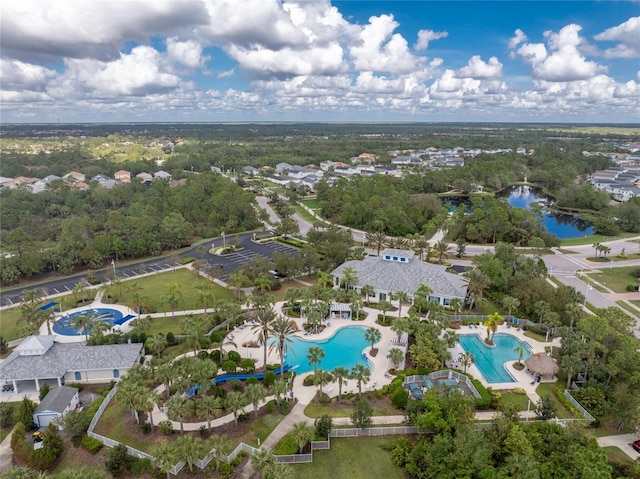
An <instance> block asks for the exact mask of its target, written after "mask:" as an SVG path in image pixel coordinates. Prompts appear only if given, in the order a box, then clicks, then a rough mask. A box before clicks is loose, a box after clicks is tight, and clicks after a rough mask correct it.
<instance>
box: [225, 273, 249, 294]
mask: <svg viewBox="0 0 640 479" xmlns="http://www.w3.org/2000/svg"><path fill="white" fill-rule="evenodd" d="M248 282H249V278H248V277H247V275H246V274H244V273H243V272H242V271H241V270H238V271H236V272H235V273H231V274H230V275H229V276H228V277H227V284H228V285H229V286H230V287H231V288H232V289H235V291H236V297H237V299H240V288H241V287H242V285H243V284H246V283H248Z"/></svg>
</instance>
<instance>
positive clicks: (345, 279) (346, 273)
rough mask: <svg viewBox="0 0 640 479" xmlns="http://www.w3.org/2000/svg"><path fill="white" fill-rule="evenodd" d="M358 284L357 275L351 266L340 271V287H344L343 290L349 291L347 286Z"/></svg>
mask: <svg viewBox="0 0 640 479" xmlns="http://www.w3.org/2000/svg"><path fill="white" fill-rule="evenodd" d="M357 282H358V275H357V273H356V270H355V269H354V268H352V267H351V266H347V267H346V268H345V269H343V270H342V282H341V285H342V286H344V289H349V286H355V284H356V283H357Z"/></svg>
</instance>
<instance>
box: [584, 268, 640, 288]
mask: <svg viewBox="0 0 640 479" xmlns="http://www.w3.org/2000/svg"><path fill="white" fill-rule="evenodd" d="M637 269H638V266H625V267H622V268H608V267H606V266H603V267H601V268H600V272H599V273H590V274H589V275H588V276H590V277H591V278H593V279H594V280H595V281H598V282H599V283H602V284H603V285H605V286H606V287H607V288H609V289H611V290H613V291H615V292H616V293H626V292H627V289H626V288H627V285H628V284H635V285H637V284H638V279H637V278H635V277H634V276H631V272H632V271H634V270H637Z"/></svg>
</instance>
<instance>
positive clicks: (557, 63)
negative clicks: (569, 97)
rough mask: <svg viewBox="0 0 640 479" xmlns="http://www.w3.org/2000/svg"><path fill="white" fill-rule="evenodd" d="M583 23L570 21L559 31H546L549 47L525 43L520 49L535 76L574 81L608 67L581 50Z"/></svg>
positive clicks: (541, 78)
mask: <svg viewBox="0 0 640 479" xmlns="http://www.w3.org/2000/svg"><path fill="white" fill-rule="evenodd" d="M581 30H582V27H581V26H580V25H575V24H571V25H567V26H565V27H563V28H562V29H561V30H560V31H559V32H558V33H554V32H551V31H547V32H545V33H544V36H545V37H546V38H547V44H548V46H549V51H547V49H546V48H545V46H544V45H543V44H540V43H535V44H531V43H525V44H524V45H522V47H520V48H519V49H518V54H520V56H522V58H523V60H524V61H525V62H526V63H529V64H531V74H532V75H533V76H534V78H537V79H540V80H546V81H558V82H564V81H575V80H584V79H588V78H591V77H594V76H596V75H597V74H598V73H601V72H604V71H606V70H607V67H605V66H601V65H598V64H597V63H595V62H592V61H588V60H586V59H585V57H584V55H583V54H582V53H581V52H580V51H579V49H578V47H579V46H580V45H581V44H582V43H583V40H582V38H581V37H580V35H579V33H580V31H581Z"/></svg>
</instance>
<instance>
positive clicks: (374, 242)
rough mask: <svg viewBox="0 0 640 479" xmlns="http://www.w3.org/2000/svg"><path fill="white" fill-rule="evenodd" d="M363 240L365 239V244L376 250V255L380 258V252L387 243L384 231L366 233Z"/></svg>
mask: <svg viewBox="0 0 640 479" xmlns="http://www.w3.org/2000/svg"><path fill="white" fill-rule="evenodd" d="M365 238H366V239H367V243H368V244H369V245H370V246H373V247H374V248H375V249H376V254H377V255H378V256H380V250H381V249H382V246H383V245H384V244H385V243H386V241H387V236H386V235H385V234H384V231H375V232H373V233H367V234H366V235H365Z"/></svg>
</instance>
